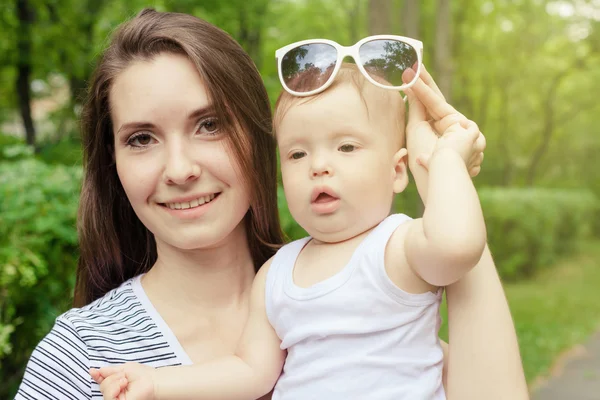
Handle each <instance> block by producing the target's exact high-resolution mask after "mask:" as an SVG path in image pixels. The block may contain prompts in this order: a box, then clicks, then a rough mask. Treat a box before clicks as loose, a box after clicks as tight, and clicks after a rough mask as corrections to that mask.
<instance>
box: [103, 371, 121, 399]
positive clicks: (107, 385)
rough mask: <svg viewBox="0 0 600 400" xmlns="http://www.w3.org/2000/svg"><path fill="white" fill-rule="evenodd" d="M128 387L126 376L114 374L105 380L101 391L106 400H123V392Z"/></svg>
mask: <svg viewBox="0 0 600 400" xmlns="http://www.w3.org/2000/svg"><path fill="white" fill-rule="evenodd" d="M126 387H127V379H126V378H125V374H123V373H118V374H112V375H110V376H109V377H107V378H104V380H103V381H102V383H101V384H100V391H101V392H102V396H104V400H118V399H121V398H122V396H121V392H122V391H124V390H125V388H126Z"/></svg>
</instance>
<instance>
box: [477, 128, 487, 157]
mask: <svg viewBox="0 0 600 400" xmlns="http://www.w3.org/2000/svg"><path fill="white" fill-rule="evenodd" d="M486 145H487V144H486V141H485V136H483V133H481V132H479V136H478V137H477V140H476V141H475V151H476V152H479V153H483V152H484V151H485V147H486Z"/></svg>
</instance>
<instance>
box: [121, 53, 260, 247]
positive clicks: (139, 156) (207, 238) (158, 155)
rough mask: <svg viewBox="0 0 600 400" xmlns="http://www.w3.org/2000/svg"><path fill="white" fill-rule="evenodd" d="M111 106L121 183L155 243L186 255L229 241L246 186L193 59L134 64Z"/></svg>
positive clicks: (166, 57) (169, 57)
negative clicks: (168, 246) (182, 250)
mask: <svg viewBox="0 0 600 400" xmlns="http://www.w3.org/2000/svg"><path fill="white" fill-rule="evenodd" d="M110 104H111V118H112V122H113V129H114V132H113V133H114V137H115V143H114V144H115V160H116V165H117V173H118V175H119V179H120V180H121V184H122V185H123V188H124V189H125V193H126V194H127V197H128V199H129V201H130V203H131V205H132V207H133V209H134V211H135V213H136V214H137V216H138V218H139V219H140V220H141V221H142V223H143V224H144V225H145V226H146V227H147V228H148V229H149V230H150V231H151V232H152V233H153V234H154V236H155V238H156V241H157V243H158V244H161V242H162V243H165V244H168V245H171V246H174V247H177V248H180V249H186V250H191V249H202V248H211V247H216V246H219V245H221V244H223V243H224V242H225V241H226V240H227V238H229V237H233V236H230V234H231V233H232V231H233V230H234V229H235V228H236V227H238V226H240V224H241V223H242V222H241V221H243V217H244V215H245V214H246V212H247V210H248V208H249V194H248V189H247V188H246V187H245V185H244V184H243V182H242V180H241V176H240V174H239V168H238V165H237V163H236V160H235V159H234V157H233V155H232V153H231V152H230V151H229V149H228V146H227V132H226V131H225V130H224V129H222V128H221V123H220V121H218V120H217V119H216V117H215V113H214V111H213V110H212V107H211V102H210V100H209V98H208V93H207V91H206V87H205V85H204V82H202V80H201V79H200V76H199V74H198V72H197V70H196V68H195V67H194V65H193V64H192V62H190V60H189V59H187V58H186V57H185V56H182V55H173V54H162V55H159V56H156V57H155V58H154V59H152V60H150V61H135V62H133V63H132V64H131V65H130V66H129V67H128V68H127V69H126V70H124V71H123V72H122V73H121V74H119V75H118V77H117V78H116V80H115V81H114V84H113V86H112V88H111V92H110ZM240 228H243V227H241V226H240ZM237 237H239V236H237Z"/></svg>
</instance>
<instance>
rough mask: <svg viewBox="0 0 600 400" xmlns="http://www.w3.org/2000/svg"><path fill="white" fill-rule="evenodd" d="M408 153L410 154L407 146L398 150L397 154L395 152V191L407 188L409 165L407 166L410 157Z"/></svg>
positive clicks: (398, 191)
mask: <svg viewBox="0 0 600 400" xmlns="http://www.w3.org/2000/svg"><path fill="white" fill-rule="evenodd" d="M407 155H408V152H407V150H406V149H405V148H402V149H400V150H398V151H397V152H396V154H394V159H393V167H394V171H393V174H394V183H393V186H392V187H393V190H394V193H400V192H402V191H403V190H404V189H406V186H408V167H407V160H408V157H407Z"/></svg>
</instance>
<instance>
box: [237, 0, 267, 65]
mask: <svg viewBox="0 0 600 400" xmlns="http://www.w3.org/2000/svg"><path fill="white" fill-rule="evenodd" d="M267 3H268V2H266V1H263V2H261V3H260V4H259V5H251V4H250V3H249V2H248V3H244V5H243V6H242V7H241V8H240V30H239V34H238V38H239V40H240V44H241V45H242V46H243V47H244V49H245V50H246V51H247V52H248V54H249V55H250V57H251V58H252V60H254V64H256V67H257V68H258V69H259V70H260V68H261V66H262V55H261V52H260V48H261V41H262V26H261V24H260V22H258V23H257V21H262V16H264V15H265V13H266V12H267V7H268V4H267Z"/></svg>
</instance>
